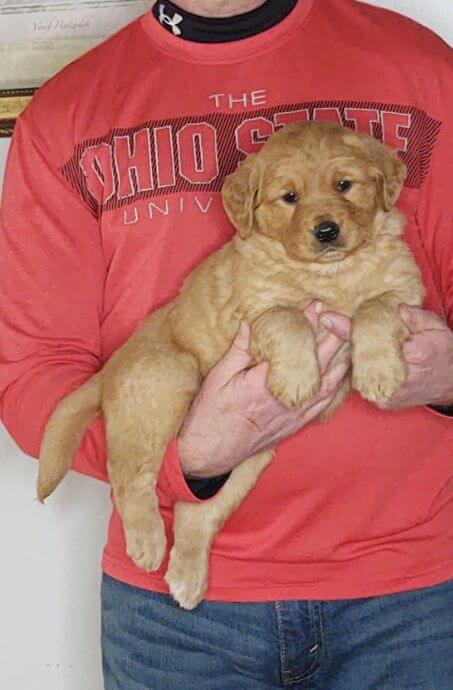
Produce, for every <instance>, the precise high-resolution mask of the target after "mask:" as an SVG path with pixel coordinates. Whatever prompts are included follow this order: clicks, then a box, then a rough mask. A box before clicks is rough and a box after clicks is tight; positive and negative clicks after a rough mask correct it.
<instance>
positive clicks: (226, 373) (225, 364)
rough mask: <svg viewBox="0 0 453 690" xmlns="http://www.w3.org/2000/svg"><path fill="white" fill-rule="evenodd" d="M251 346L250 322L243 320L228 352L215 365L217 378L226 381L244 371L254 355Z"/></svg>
mask: <svg viewBox="0 0 453 690" xmlns="http://www.w3.org/2000/svg"><path fill="white" fill-rule="evenodd" d="M249 348H250V324H249V323H247V321H241V322H240V325H239V329H238V332H237V333H236V336H235V338H234V340H233V342H232V343H231V345H230V348H229V350H228V352H227V353H226V354H225V355H224V356H223V358H222V359H221V360H220V362H219V363H218V364H217V365H216V366H215V367H214V369H213V370H212V373H214V371H215V376H216V378H217V379H223V381H224V382H225V383H226V382H227V381H230V380H231V379H232V378H233V376H235V375H236V374H239V372H240V371H243V370H244V369H246V368H247V367H249V366H250V364H252V362H253V357H252V355H251V354H250V351H249Z"/></svg>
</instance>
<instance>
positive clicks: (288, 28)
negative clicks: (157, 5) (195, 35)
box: [141, 0, 317, 64]
mask: <svg viewBox="0 0 453 690" xmlns="http://www.w3.org/2000/svg"><path fill="white" fill-rule="evenodd" d="M316 1H317V0H299V2H298V3H297V5H296V6H295V7H294V9H293V10H292V12H290V13H289V14H288V15H287V16H286V17H285V18H284V19H282V21H281V22H279V23H278V24H276V25H275V26H273V27H271V28H270V29H267V30H266V31H263V32H261V33H259V34H255V35H254V36H250V37H249V38H243V39H240V40H238V41H229V42H227V43H197V42H195V41H187V40H184V41H181V40H175V36H173V35H172V34H171V33H169V32H168V31H167V30H166V29H164V28H163V27H162V26H161V25H160V24H159V22H157V21H156V19H155V17H154V16H153V14H152V9H150V10H148V12H147V13H146V14H144V15H143V16H142V17H141V25H142V27H143V29H144V30H145V31H146V33H147V34H148V36H149V38H150V39H151V41H152V42H153V44H154V46H155V47H156V48H157V49H158V50H160V51H161V52H162V53H165V54H166V55H169V56H170V57H174V58H176V59H179V60H183V61H185V62H191V63H205V64H206V63H211V64H225V63H232V62H240V61H242V60H245V59H247V58H254V57H258V56H259V55H262V54H263V53H265V52H267V51H269V50H273V49H275V48H277V47H278V46H279V45H280V44H281V43H283V42H284V41H287V40H289V39H290V38H291V37H292V36H293V35H294V34H295V33H296V32H297V31H298V30H299V29H300V28H301V27H302V25H303V24H304V23H305V21H306V20H307V19H308V18H309V15H310V14H311V11H312V9H313V7H314V5H315V4H316Z"/></svg>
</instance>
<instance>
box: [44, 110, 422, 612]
mask: <svg viewBox="0 0 453 690" xmlns="http://www.w3.org/2000/svg"><path fill="white" fill-rule="evenodd" d="M404 177H405V168H404V166H403V164H402V163H401V162H400V160H399V159H398V157H397V155H396V154H395V153H394V152H393V151H391V150H390V149H388V148H386V147H384V146H383V145H382V144H380V143H379V142H377V141H375V140H374V139H372V138H370V137H367V136H364V135H359V134H356V133H354V132H352V131H351V130H349V129H346V128H343V127H340V126H338V125H334V124H331V123H327V122H317V123H315V122H311V123H298V124H293V125H290V126H288V127H286V128H284V129H282V130H281V131H279V132H278V133H277V134H275V135H274V136H272V137H271V138H270V139H269V141H268V142H267V143H266V144H265V146H264V147H263V149H262V150H261V151H260V152H259V153H258V154H255V155H251V156H249V157H248V158H247V159H246V160H245V161H244V162H243V164H242V165H241V166H240V167H239V169H238V170H237V171H236V172H234V173H233V174H232V175H230V176H229V177H227V178H226V180H225V183H224V186H223V190H222V195H223V202H224V206H225V209H226V212H227V214H228V216H229V218H230V220H231V222H232V224H233V225H234V226H235V228H236V229H237V233H236V234H235V236H234V237H233V239H232V240H231V241H229V242H227V243H226V244H225V245H224V246H223V247H222V248H221V249H219V250H218V251H217V252H215V253H214V254H212V255H211V256H210V257H208V258H207V259H206V260H205V261H203V262H202V263H201V264H200V265H199V266H198V267H197V268H196V270H195V271H193V272H192V273H191V275H190V276H189V278H188V279H187V280H186V282H185V284H184V286H183V288H182V290H181V292H180V294H179V295H178V296H177V297H176V298H175V299H174V300H172V301H171V302H170V303H169V304H167V305H165V306H163V307H162V308H160V309H158V310H157V311H155V312H154V313H153V314H151V315H150V316H149V317H148V318H147V319H146V320H145V321H144V323H143V324H142V325H141V326H140V327H139V328H138V330H137V331H136V332H135V333H134V334H133V335H132V336H131V337H130V338H129V340H128V341H127V342H126V343H125V344H124V345H123V346H122V347H121V348H119V350H117V351H116V352H115V353H114V354H113V356H112V357H111V358H110V360H109V361H108V362H107V363H106V364H105V366H104V368H103V369H102V371H100V372H99V373H97V374H96V375H95V376H93V377H92V378H91V379H90V380H88V381H87V383H85V384H84V385H83V386H82V387H81V388H79V389H78V390H76V391H74V392H73V393H72V394H70V395H69V396H67V397H66V398H65V399H64V400H62V401H61V402H60V403H59V405H58V406H57V408H56V409H55V411H54V413H53V414H52V416H51V418H50V420H49V422H48V424H47V426H46V429H45V434H44V438H43V442H42V446H41V457H40V465H39V478H38V497H39V498H40V499H41V500H44V498H45V497H47V496H48V495H49V494H50V493H51V492H52V491H53V490H54V489H55V487H56V486H57V485H58V483H59V482H60V481H61V479H62V478H63V476H64V475H65V473H66V472H67V470H68V468H69V466H70V464H71V459H72V456H73V454H74V452H75V450H76V448H77V446H78V444H79V442H80V440H81V438H82V436H83V434H84V432H85V430H86V428H87V426H88V425H89V423H90V422H91V421H92V420H93V419H94V418H95V417H96V416H97V415H98V414H99V413H101V412H103V414H104V416H105V425H106V435H107V447H108V464H107V467H108V473H109V478H110V481H111V484H112V487H113V493H114V498H115V501H116V504H117V506H118V510H119V512H120V515H121V517H122V520H123V525H124V532H125V538H126V543H127V551H128V554H129V555H130V557H131V558H132V559H133V560H134V561H135V563H136V564H137V565H138V566H140V567H141V568H144V569H146V570H155V569H156V568H158V567H159V565H160V563H161V562H162V560H163V558H164V554H165V550H166V541H165V533H164V527H163V523H162V519H161V516H160V513H159V508H158V504H157V499H156V494H155V487H156V481H157V476H158V473H159V469H160V466H161V461H162V457H163V455H164V453H165V447H166V445H167V443H168V442H169V441H170V440H171V439H172V438H174V437H175V436H176V435H177V434H178V430H179V429H180V427H181V424H182V422H183V420H184V418H185V416H186V414H187V411H188V408H189V406H190V404H191V401H192V400H193V398H194V396H195V395H196V393H197V391H198V389H199V387H200V384H201V381H202V379H203V377H204V376H206V374H207V373H208V372H209V370H210V369H211V368H212V367H213V366H214V365H215V364H216V363H217V362H218V361H219V360H220V359H221V358H222V356H223V355H224V354H225V353H226V351H227V349H228V348H229V346H230V344H231V342H232V340H233V338H234V336H235V334H236V332H237V330H238V326H239V322H240V320H241V319H245V320H248V321H249V322H250V323H251V324H252V352H253V354H254V356H255V359H256V361H260V360H263V359H265V360H268V361H269V363H270V369H269V377H268V385H269V388H270V390H271V391H272V393H273V394H274V396H275V397H276V398H278V399H279V400H281V401H282V402H283V403H285V405H287V406H293V405H305V404H306V403H307V402H309V401H310V399H311V398H312V397H313V396H314V395H315V394H316V393H317V392H318V391H319V388H320V372H319V367H318V361H317V357H316V343H315V335H314V333H313V331H312V329H311V327H310V324H309V322H308V321H307V320H306V318H305V317H304V314H303V313H302V310H303V309H304V308H305V307H306V306H307V305H308V303H309V302H310V301H311V300H313V299H315V298H317V299H320V300H322V302H323V303H324V306H325V309H326V310H334V311H337V312H340V313H342V314H345V315H347V316H349V317H352V322H353V329H352V349H351V352H350V353H349V354H348V353H347V352H346V350H345V351H344V352H343V353H340V356H343V357H345V356H348V357H351V358H352V386H353V387H354V388H355V389H356V390H357V391H358V392H359V393H360V394H361V395H362V396H363V397H365V398H367V399H368V400H370V401H372V402H383V401H386V400H388V399H389V398H390V396H391V395H392V394H393V393H394V392H395V391H396V390H397V388H398V387H399V386H400V385H401V384H402V383H403V381H404V379H405V364H404V361H403V358H402V355H401V347H402V343H403V342H404V340H405V338H406V337H407V329H406V328H405V326H404V324H403V323H402V321H401V320H400V317H399V314H398V309H397V307H398V304H399V303H401V302H405V303H407V304H411V305H420V304H421V301H422V296H423V287H422V283H421V279H420V274H419V271H418V269H417V267H416V265H415V263H414V261H413V259H412V256H411V254H410V252H409V249H408V248H407V246H406V245H405V244H404V243H403V242H402V241H401V239H400V238H399V235H400V233H401V231H402V229H403V218H402V216H401V215H400V214H399V213H397V212H396V211H395V210H394V209H393V206H394V203H395V201H396V199H397V197H398V195H399V193H400V190H401V187H402V185H403V181H404ZM349 387H350V382H349V381H347V382H346V383H345V384H344V385H343V387H342V389H341V390H340V391H339V393H338V394H337V396H336V399H335V400H334V401H333V403H332V404H331V406H330V410H329V411H328V413H332V411H333V409H334V408H335V407H336V406H337V405H338V404H339V403H340V402H341V400H342V399H343V398H344V396H345V395H346V393H347V391H348V389H349ZM324 416H325V417H326V416H327V415H324ZM272 456H273V451H272V450H268V451H265V452H261V453H258V454H256V455H254V456H253V457H251V458H248V459H247V460H245V461H244V462H242V463H241V464H240V465H239V466H238V467H236V468H235V469H234V470H233V472H232V473H231V476H230V477H229V479H228V481H227V482H226V483H225V485H224V486H223V487H222V489H221V490H220V491H219V493H218V494H217V495H216V496H214V497H213V498H211V499H210V500H209V501H206V502H204V503H198V504H189V503H178V504H177V505H176V506H175V520H174V536H175V542H174V546H173V548H172V551H171V555H170V561H169V567H168V570H167V573H166V576H165V577H166V581H167V583H168V585H169V588H170V591H171V592H172V594H173V596H174V597H175V599H176V600H177V601H178V602H179V604H180V605H181V606H183V607H185V608H187V609H190V608H193V607H194V606H196V605H197V604H198V603H199V602H200V600H201V599H202V597H203V595H204V592H205V590H206V585H207V578H208V562H209V550H210V545H211V542H212V540H213V538H214V536H215V534H216V533H217V531H218V530H219V529H220V527H221V526H222V525H223V523H224V522H225V521H226V519H227V518H228V517H229V516H230V515H231V514H232V512H233V511H234V510H235V509H236V508H237V507H238V505H239V504H240V503H241V501H242V500H243V499H244V498H245V496H246V495H247V493H248V492H249V491H250V489H251V488H252V487H253V486H254V484H255V483H256V481H257V479H258V477H259V475H260V473H261V472H262V470H263V469H264V468H265V467H266V465H267V464H268V463H269V462H270V460H271V458H272Z"/></svg>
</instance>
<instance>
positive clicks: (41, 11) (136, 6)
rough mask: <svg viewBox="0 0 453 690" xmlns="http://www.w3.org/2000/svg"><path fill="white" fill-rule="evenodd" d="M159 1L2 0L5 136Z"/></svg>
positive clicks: (0, 89) (0, 86)
mask: <svg viewBox="0 0 453 690" xmlns="http://www.w3.org/2000/svg"><path fill="white" fill-rule="evenodd" d="M152 5H153V0H0V137H9V136H11V135H12V132H13V130H14V123H15V121H16V119H17V117H18V116H19V115H20V113H21V112H22V111H23V110H24V108H25V107H26V106H27V104H28V103H29V101H30V100H31V98H32V97H33V94H34V93H35V91H36V90H37V89H38V88H39V87H40V86H41V85H42V84H43V83H44V82H46V81H47V80H48V79H50V78H51V77H52V76H54V75H55V74H56V73H57V72H59V71H60V70H61V69H62V68H63V67H65V65H67V64H68V63H70V62H72V61H73V60H75V59H77V58H78V57H79V56H80V55H82V54H83V53H85V52H86V51H88V50H90V48H92V47H94V46H95V45H96V44H98V43H100V42H101V41H103V40H104V39H106V38H107V37H108V36H110V35H112V34H113V33H115V32H116V31H118V30H119V29H120V28H121V27H122V26H125V25H126V24H128V23H129V22H131V21H133V20H134V19H136V18H137V17H139V16H140V15H142V14H144V13H145V12H146V11H148V10H149V9H150V8H151V6H152Z"/></svg>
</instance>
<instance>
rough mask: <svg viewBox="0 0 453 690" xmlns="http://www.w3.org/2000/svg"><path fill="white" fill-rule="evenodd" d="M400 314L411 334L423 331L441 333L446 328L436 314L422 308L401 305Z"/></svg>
mask: <svg viewBox="0 0 453 690" xmlns="http://www.w3.org/2000/svg"><path fill="white" fill-rule="evenodd" d="M399 312H400V316H401V318H402V320H403V321H404V323H405V324H406V326H407V327H408V329H409V330H410V332H411V333H421V332H422V331H433V330H435V331H440V330H443V329H444V328H445V323H444V322H443V321H442V319H441V318H439V317H438V316H437V315H436V314H433V312H431V311H426V310H425V309H420V307H411V306H409V305H408V304H400V306H399Z"/></svg>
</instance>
